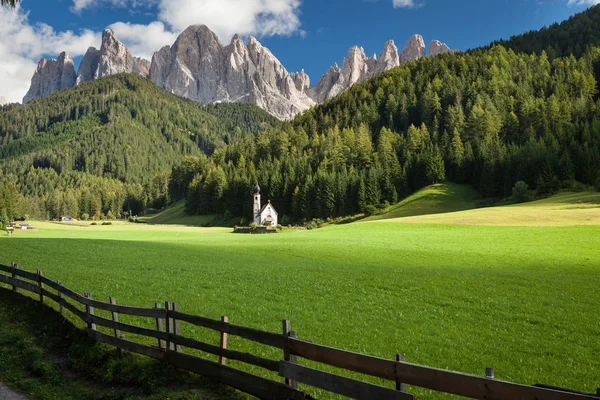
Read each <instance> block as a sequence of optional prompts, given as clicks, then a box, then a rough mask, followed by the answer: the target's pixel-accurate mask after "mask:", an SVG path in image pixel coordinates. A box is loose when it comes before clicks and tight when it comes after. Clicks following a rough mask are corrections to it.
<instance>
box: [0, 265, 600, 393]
mask: <svg viewBox="0 0 600 400" xmlns="http://www.w3.org/2000/svg"><path fill="white" fill-rule="evenodd" d="M24 279H25V280H24ZM0 283H3V284H6V285H9V286H11V289H12V291H13V292H20V290H24V291H27V292H30V293H33V294H34V295H37V296H39V301H40V304H42V305H48V304H46V303H47V300H51V301H53V302H55V303H56V304H58V306H59V309H60V313H61V314H63V315H64V314H65V312H66V311H69V312H71V313H72V314H73V315H75V316H76V317H77V318H79V319H80V320H81V321H83V322H84V323H86V324H87V329H86V331H87V334H88V336H90V337H91V338H93V339H94V340H96V341H98V342H102V343H105V344H108V345H111V346H115V347H116V348H117V349H119V351H121V350H125V351H130V352H133V353H138V354H142V355H144V356H147V357H151V358H154V359H157V360H160V361H162V362H164V363H168V364H171V365H173V366H175V367H178V368H181V369H184V370H187V371H191V372H194V373H198V374H200V375H203V376H206V377H209V378H211V379H214V380H216V381H219V382H222V383H224V384H226V385H229V386H232V387H234V388H237V389H239V390H242V391H244V392H246V393H249V394H251V395H254V396H257V397H259V398H262V399H273V400H280V399H305V398H309V396H307V395H306V394H305V393H303V392H301V391H299V390H298V382H300V383H302V384H304V385H307V386H312V387H315V388H319V389H322V390H325V391H329V392H332V393H336V394H340V395H343V396H346V397H349V398H354V399H389V400H392V399H394V400H408V399H412V398H413V395H411V394H409V393H406V391H405V390H404V388H405V387H406V384H409V385H413V386H419V387H422V388H426V389H430V390H433V391H438V392H445V393H450V394H455V395H460V396H463V397H468V398H473V399H487V400H504V399H511V400H584V399H589V400H598V399H600V389H599V390H598V392H597V394H587V393H581V392H576V391H572V390H569V389H562V388H557V387H553V386H548V385H539V384H538V385H534V386H527V385H522V384H518V383H512V382H505V381H501V380H496V379H494V378H493V372H491V371H493V370H492V369H490V371H488V372H487V373H486V377H482V376H476V375H469V374H463V373H459V372H454V371H448V370H442V369H437V368H431V367H426V366H422V365H417V364H412V363H408V362H406V361H401V360H403V357H402V356H400V355H398V356H397V358H396V360H397V361H396V360H388V359H383V358H379V357H373V356H369V355H365V354H359V353H353V352H350V351H346V350H341V349H336V348H333V347H328V346H324V345H320V344H317V343H312V342H309V341H306V340H301V339H298V338H296V333H295V332H293V331H291V329H290V324H289V320H283V331H282V333H274V332H267V331H263V330H259V329H254V328H248V327H245V326H240V325H234V324H230V323H229V321H228V319H227V317H222V318H221V320H214V319H210V318H206V317H201V316H197V315H191V314H186V313H183V312H180V311H179V308H178V305H177V304H176V303H170V302H167V303H165V305H164V307H163V306H161V304H159V303H156V304H155V306H154V307H153V308H140V307H131V306H126V305H121V304H117V302H116V299H114V298H112V297H111V298H110V301H109V302H108V303H107V302H103V301H99V300H94V299H92V296H91V294H89V293H87V294H85V295H81V294H79V293H77V292H75V291H73V290H71V289H68V288H66V287H64V286H63V285H62V283H60V282H55V281H53V280H51V279H49V278H48V277H45V276H43V274H42V272H41V271H40V270H38V271H37V273H33V272H28V271H25V270H22V269H20V268H19V266H18V265H16V264H13V265H12V266H6V265H1V264H0ZM49 289H52V290H54V291H55V292H53V291H50V290H49ZM1 290H8V289H1ZM69 299H70V300H72V301H73V302H71V301H69ZM78 307H82V308H85V310H83V309H80V308H78ZM95 310H102V311H106V312H109V313H110V315H111V318H104V317H101V316H99V315H95ZM119 314H125V315H131V316H137V317H146V318H152V319H154V320H155V324H156V325H155V326H156V329H149V328H144V327H140V326H136V325H132V324H128V323H124V322H120V321H119ZM181 321H183V322H187V323H189V324H192V325H195V326H199V327H203V328H207V329H211V330H214V331H216V332H219V333H220V345H219V346H215V345H212V344H208V343H204V342H201V341H198V340H197V339H194V338H188V337H185V336H182V334H181V332H180V324H179V323H180V322H181ZM98 326H101V327H104V328H107V329H109V330H112V332H113V334H112V335H110V334H107V333H104V332H101V331H99V330H98V329H97V327H98ZM122 332H126V333H131V334H135V335H142V336H146V337H150V338H154V339H156V344H157V345H156V346H148V345H146V344H142V343H137V342H134V341H131V340H127V339H125V338H124V337H123V335H122ZM228 335H234V336H238V337H241V338H244V339H248V340H251V341H254V342H257V343H261V344H263V345H267V346H270V347H274V348H277V349H280V350H283V351H282V356H283V357H282V359H281V360H271V359H267V358H264V357H261V356H257V355H254V354H250V353H245V352H240V351H235V350H232V349H228V348H227V336H228ZM182 347H184V348H189V349H195V350H200V351H202V352H204V353H208V354H212V355H215V356H218V362H215V361H211V360H207V359H205V358H200V357H196V356H192V355H190V354H185V353H184V351H183V350H182ZM298 358H302V359H307V360H311V361H316V362H318V363H321V364H326V365H329V366H333V367H337V368H341V369H344V370H347V371H352V372H357V373H360V374H364V375H370V376H374V377H377V378H381V379H384V380H387V381H392V382H395V383H396V388H397V390H394V389H390V388H387V387H384V386H379V385H375V384H372V383H369V382H364V381H361V380H358V379H351V378H348V377H344V376H340V375H337V374H333V373H330V372H326V371H321V370H318V369H314V368H309V367H306V366H302V365H300V364H299V363H298ZM228 359H229V360H236V361H240V362H243V363H246V364H251V365H254V366H258V367H260V368H263V369H265V370H267V371H272V372H276V373H278V374H279V376H280V377H282V378H284V381H285V383H282V382H276V381H274V380H271V379H268V378H264V377H260V376H257V375H253V374H251V373H249V372H246V371H243V370H240V369H236V368H232V367H230V366H228V365H227V360H228Z"/></svg>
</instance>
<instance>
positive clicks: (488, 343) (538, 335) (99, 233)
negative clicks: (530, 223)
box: [0, 206, 600, 398]
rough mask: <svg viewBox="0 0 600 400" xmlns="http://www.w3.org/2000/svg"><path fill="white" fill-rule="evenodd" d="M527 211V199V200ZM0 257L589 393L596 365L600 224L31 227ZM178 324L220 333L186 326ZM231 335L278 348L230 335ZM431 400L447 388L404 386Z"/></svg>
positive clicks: (415, 358)
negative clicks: (250, 230)
mask: <svg viewBox="0 0 600 400" xmlns="http://www.w3.org/2000/svg"><path fill="white" fill-rule="evenodd" d="M521 207H523V206H521ZM38 226H39V228H40V231H39V232H37V233H18V234H16V236H14V237H12V238H8V237H6V236H0V254H1V255H0V262H3V263H8V262H10V261H17V262H19V263H20V264H21V265H22V266H23V267H25V268H27V269H29V270H35V269H36V268H41V269H42V270H43V271H44V273H45V275H47V276H49V277H52V278H54V279H60V280H62V281H64V282H65V284H66V285H68V286H69V287H72V288H73V289H76V290H78V291H80V292H84V291H91V292H92V293H93V294H94V296H95V297H96V298H107V297H108V296H109V295H113V296H116V297H117V299H118V301H119V302H120V303H124V304H131V305H140V306H149V305H151V304H154V302H156V301H164V300H165V299H168V300H173V301H178V302H179V303H180V304H181V308H182V310H184V311H186V312H192V313H197V314H200V315H206V316H210V317H215V318H218V317H219V316H221V315H228V316H229V317H230V320H231V321H232V322H235V323H238V324H243V325H247V326H254V327H258V328H264V329H268V330H271V331H279V329H280V320H281V319H282V318H290V319H291V320H292V325H293V328H294V329H295V330H297V331H298V334H299V336H300V337H302V338H306V339H310V340H315V341H319V342H322V343H324V344H329V345H333V346H339V347H343V348H346V349H349V350H355V351H361V352H367V353H370V354H374V355H379V356H383V357H393V355H394V354H395V353H397V352H400V353H403V354H405V355H406V357H407V359H408V360H409V361H411V362H416V363H422V364H427V365H431V366H435V367H441V368H451V369H455V370H459V371H464V372H470V373H476V374H482V373H483V371H484V368H485V367H486V366H494V367H495V368H496V374H497V376H498V377H499V378H500V379H509V380H514V381H517V382H523V383H530V384H533V383H537V382H542V383H547V384H554V385H557V386H563V387H571V388H574V389H580V390H587V391H593V390H595V387H596V386H597V376H596V375H595V371H598V370H600V360H599V359H598V357H597V354H598V353H599V352H600V342H599V341H598V340H597V338H598V335H600V325H599V324H598V319H597V310H598V309H600V292H599V289H598V285H597V282H598V280H599V279H600V251H599V250H598V249H600V227H599V226H568V227H566V226H565V227H512V226H506V227H490V226H465V225H423V224H398V223H395V222H383V221H382V222H377V223H358V224H348V225H343V226H332V227H328V228H324V229H320V230H316V231H299V232H292V233H289V234H285V235H268V236H263V235H234V234H231V233H229V232H230V230H228V229H219V228H215V229H210V228H190V227H173V226H166V227H163V226H147V225H120V226H118V225H117V226H104V227H103V226H97V227H88V228H78V227H65V226H59V225H55V224H38ZM182 329H183V332H184V334H186V335H193V336H196V337H198V338H203V339H205V340H207V341H209V342H213V343H215V344H216V343H217V339H218V338H217V335H216V334H214V333H207V332H204V331H201V330H199V329H195V328H192V327H190V326H185V325H184V326H183V327H182ZM231 347H232V348H233V349H238V350H249V351H253V352H260V353H262V354H264V355H266V356H269V357H273V358H278V357H280V354H279V352H278V351H276V350H272V349H265V348H263V347H260V346H254V345H252V344H249V343H247V342H244V341H241V340H236V339H235V338H231ZM411 390H412V391H413V392H414V393H416V394H418V395H420V396H425V398H446V397H444V396H442V395H432V394H429V393H428V392H426V391H423V390H420V389H411Z"/></svg>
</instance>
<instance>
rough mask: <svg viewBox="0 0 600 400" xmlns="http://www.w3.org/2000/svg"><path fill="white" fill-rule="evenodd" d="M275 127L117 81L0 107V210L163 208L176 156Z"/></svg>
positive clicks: (262, 117)
mask: <svg viewBox="0 0 600 400" xmlns="http://www.w3.org/2000/svg"><path fill="white" fill-rule="evenodd" d="M276 123H277V121H276V120H275V119H274V118H273V117H271V116H269V115H268V114H267V113H265V112H264V111H262V110H260V109H259V108H258V107H256V106H253V105H250V104H218V105H206V106H202V105H199V104H197V103H195V102H192V101H188V100H185V99H182V98H180V97H177V96H174V95H171V94H169V93H167V92H165V91H164V90H161V89H159V88H158V87H157V86H156V85H154V84H153V83H152V82H150V81H149V80H146V79H143V78H140V77H134V76H131V75H124V74H122V75H115V76H111V77H108V78H105V79H101V80H98V81H94V82H89V83H86V84H83V85H81V86H79V87H77V88H75V89H70V90H65V91H61V92H57V93H55V94H53V95H52V96H50V97H48V98H46V99H43V100H39V101H34V102H32V103H30V104H28V105H25V106H19V105H10V106H4V107H2V108H0V179H1V181H2V190H1V193H0V209H4V210H5V211H6V213H7V215H8V217H19V216H24V215H25V214H27V215H30V216H38V217H50V218H56V217H58V216H60V215H62V214H72V215H76V216H80V215H83V214H87V215H89V216H90V217H91V216H100V215H103V214H108V213H109V212H110V214H111V215H115V216H116V215H118V214H119V213H121V211H123V210H129V209H132V211H134V212H139V211H141V210H143V208H144V207H146V206H154V207H161V206H163V205H165V204H166V202H167V198H168V190H167V187H168V186H167V185H168V175H169V171H170V170H171V168H172V167H173V166H174V165H177V164H179V163H180V162H181V160H182V159H183V158H184V156H186V155H195V156H202V155H203V154H208V155H210V154H212V152H213V151H214V150H215V149H217V148H219V147H222V146H224V145H226V144H227V143H229V142H231V141H234V140H238V139H241V138H243V137H245V136H252V135H253V134H254V133H256V132H258V131H259V130H262V129H265V128H266V127H268V126H273V125H275V124H276ZM9 198H10V199H9ZM3 199H4V200H3Z"/></svg>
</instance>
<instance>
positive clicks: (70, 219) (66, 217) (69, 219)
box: [60, 215, 77, 222]
mask: <svg viewBox="0 0 600 400" xmlns="http://www.w3.org/2000/svg"><path fill="white" fill-rule="evenodd" d="M60 220H61V222H75V221H77V218H75V217H73V216H72V215H63V216H62V217H60Z"/></svg>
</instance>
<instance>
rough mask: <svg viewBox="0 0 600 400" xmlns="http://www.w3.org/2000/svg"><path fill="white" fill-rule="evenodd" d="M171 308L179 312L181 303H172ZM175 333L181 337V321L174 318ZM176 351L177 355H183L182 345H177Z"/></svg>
mask: <svg viewBox="0 0 600 400" xmlns="http://www.w3.org/2000/svg"><path fill="white" fill-rule="evenodd" d="M171 307H172V310H173V311H176V312H179V303H171ZM173 333H175V335H177V336H181V328H180V327H179V320H178V319H176V318H173ZM175 351H176V352H177V353H181V345H180V344H177V345H175Z"/></svg>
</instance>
